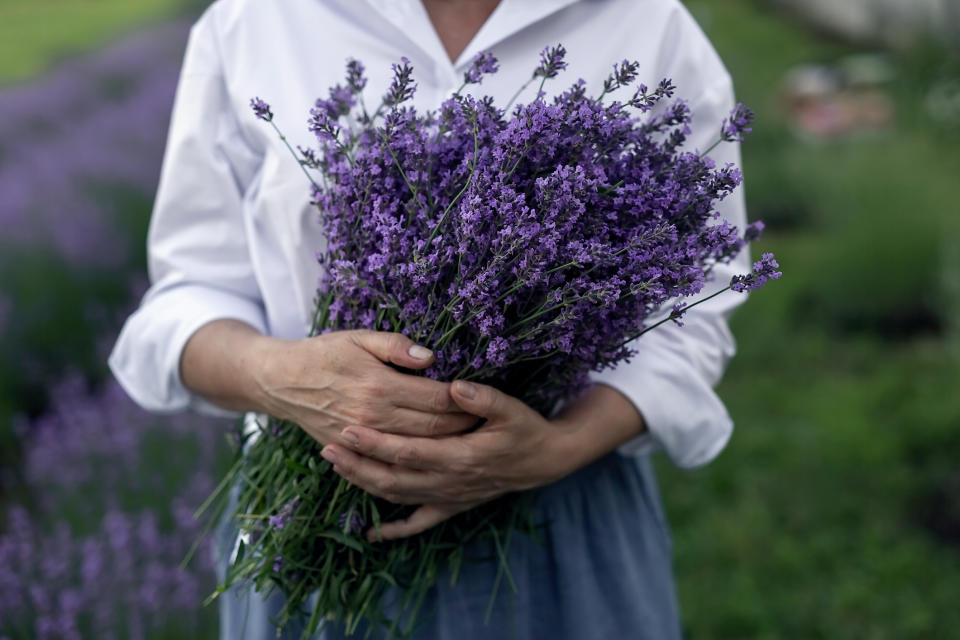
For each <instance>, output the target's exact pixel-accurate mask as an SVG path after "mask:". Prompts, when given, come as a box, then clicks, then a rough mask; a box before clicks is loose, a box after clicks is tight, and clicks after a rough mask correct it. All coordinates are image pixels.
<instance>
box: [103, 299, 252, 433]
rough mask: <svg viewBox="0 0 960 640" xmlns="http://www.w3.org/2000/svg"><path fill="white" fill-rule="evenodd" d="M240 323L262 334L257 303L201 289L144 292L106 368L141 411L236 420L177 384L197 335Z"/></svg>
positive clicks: (181, 383)
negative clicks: (222, 323)
mask: <svg viewBox="0 0 960 640" xmlns="http://www.w3.org/2000/svg"><path fill="white" fill-rule="evenodd" d="M224 319H231V320H239V321H241V322H244V323H246V324H248V325H250V326H251V327H253V328H254V329H256V330H258V331H260V332H261V333H264V334H265V333H267V322H266V317H265V315H264V311H263V307H262V306H261V305H260V304H259V302H257V301H254V300H251V299H249V298H246V297H243V296H239V295H237V294H235V293H232V292H228V291H224V290H222V289H217V288H215V287H208V286H204V285H193V284H190V285H178V286H175V287H173V288H169V289H165V290H163V291H161V292H157V293H154V292H148V293H147V297H146V298H145V299H144V302H143V304H142V305H141V307H140V308H139V309H138V310H137V311H136V312H135V313H134V314H133V315H132V316H130V318H129V319H128V320H127V322H126V324H125V325H124V327H123V329H122V331H121V332H120V336H119V338H117V343H116V345H114V348H113V352H112V353H111V354H110V358H109V361H108V362H109V365H110V370H111V371H112V372H113V375H114V377H116V379H117V381H118V382H119V383H120V386H122V387H123V389H124V390H125V391H126V392H127V394H128V395H129V396H130V397H131V398H132V399H133V400H134V401H135V402H136V403H137V404H139V405H140V406H141V407H143V408H144V409H146V410H148V411H153V412H157V413H174V412H177V411H182V410H184V409H188V408H189V409H194V410H196V411H199V412H201V413H204V414H207V415H212V416H219V417H235V416H239V415H240V414H239V413H236V412H231V411H227V410H226V409H222V408H220V407H218V406H216V405H215V404H213V403H211V402H209V401H207V400H206V399H204V398H202V397H201V396H199V395H198V394H195V393H193V392H191V391H190V390H189V389H187V388H186V387H185V386H184V384H183V381H182V380H181V379H180V356H181V354H182V353H183V349H184V347H185V346H186V344H187V341H188V340H189V339H190V338H191V337H192V336H193V334H194V333H196V331H197V330H198V329H199V328H200V327H202V326H204V325H206V324H208V323H210V322H212V321H214V320H224Z"/></svg>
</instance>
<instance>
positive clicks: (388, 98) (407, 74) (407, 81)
mask: <svg viewBox="0 0 960 640" xmlns="http://www.w3.org/2000/svg"><path fill="white" fill-rule="evenodd" d="M364 82H366V80H364ZM416 89H417V85H416V83H414V81H413V67H412V66H410V60H408V59H407V58H406V57H403V58H400V64H394V65H393V82H391V83H390V88H389V89H388V90H387V94H386V95H385V96H384V97H383V102H384V104H386V105H387V106H390V107H396V106H398V105H400V104H402V103H404V102H406V101H407V100H409V99H410V98H412V97H413V93H414V92H415V91H416Z"/></svg>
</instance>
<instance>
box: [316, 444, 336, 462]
mask: <svg viewBox="0 0 960 640" xmlns="http://www.w3.org/2000/svg"><path fill="white" fill-rule="evenodd" d="M320 455H321V456H323V459H324V460H326V461H327V462H329V463H330V464H337V454H336V452H335V451H334V450H333V449H331V448H330V447H324V448H323V451H321V452H320Z"/></svg>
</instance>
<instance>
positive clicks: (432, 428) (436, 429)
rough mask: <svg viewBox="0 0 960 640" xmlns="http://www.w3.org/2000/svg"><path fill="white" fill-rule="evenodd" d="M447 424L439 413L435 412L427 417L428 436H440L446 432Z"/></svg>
mask: <svg viewBox="0 0 960 640" xmlns="http://www.w3.org/2000/svg"><path fill="white" fill-rule="evenodd" d="M445 427H446V425H445V424H444V421H443V417H442V416H440V415H439V414H433V415H431V416H430V417H429V418H427V425H426V434H425V435H428V436H439V435H442V434H443V433H445V432H446V429H445Z"/></svg>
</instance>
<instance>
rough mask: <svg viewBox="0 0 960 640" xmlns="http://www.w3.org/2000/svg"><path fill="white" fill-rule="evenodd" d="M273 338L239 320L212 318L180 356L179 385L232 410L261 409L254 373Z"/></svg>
mask: <svg viewBox="0 0 960 640" xmlns="http://www.w3.org/2000/svg"><path fill="white" fill-rule="evenodd" d="M270 342H275V340H274V339H273V338H268V337H266V336H264V335H262V334H261V333H260V332H259V331H257V330H256V329H254V328H253V327H251V326H250V325H248V324H246V323H244V322H241V321H239V320H230V319H223V320H214V321H213V322H210V323H208V324H206V325H204V326H202V327H201V328H200V329H198V330H197V331H196V333H194V334H193V336H192V337H191V338H190V340H188V341H187V344H186V346H185V347H184V349H183V354H182V355H181V357H180V377H181V379H182V380H183V384H184V385H185V386H186V387H187V388H188V389H190V390H191V391H193V392H194V393H197V394H200V395H201V396H203V397H204V398H206V399H207V400H209V401H210V402H213V403H214V404H216V405H218V406H220V407H223V408H224V409H229V410H232V411H260V412H263V411H264V410H265V406H264V400H263V393H262V390H261V385H260V384H259V382H258V377H257V374H256V372H257V371H258V369H259V368H260V367H262V366H263V364H264V356H265V351H266V348H267V346H268V343H270Z"/></svg>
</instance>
